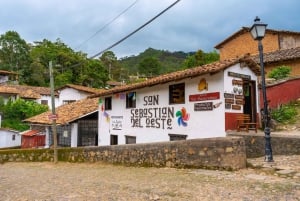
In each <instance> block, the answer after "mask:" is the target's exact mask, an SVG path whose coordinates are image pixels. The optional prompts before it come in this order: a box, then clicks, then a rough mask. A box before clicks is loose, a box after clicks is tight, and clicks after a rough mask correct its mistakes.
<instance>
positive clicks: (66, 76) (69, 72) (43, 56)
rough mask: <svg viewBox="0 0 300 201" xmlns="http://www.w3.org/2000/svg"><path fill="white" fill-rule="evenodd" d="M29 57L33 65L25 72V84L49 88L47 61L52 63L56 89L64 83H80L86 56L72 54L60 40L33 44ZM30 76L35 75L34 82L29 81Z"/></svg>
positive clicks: (79, 53) (76, 53)
mask: <svg viewBox="0 0 300 201" xmlns="http://www.w3.org/2000/svg"><path fill="white" fill-rule="evenodd" d="M30 56H31V58H32V60H33V63H32V64H31V66H30V68H28V71H26V74H25V77H28V79H26V82H25V83H26V84H31V85H38V86H49V61H52V62H53V75H54V78H55V80H56V81H57V82H55V86H56V87H59V86H62V85H64V84H66V83H73V84H78V83H80V79H79V78H80V77H81V74H82V72H83V71H82V69H83V68H84V64H85V60H86V54H83V53H81V52H74V51H73V50H72V49H71V48H70V47H68V46H67V45H66V44H64V43H63V42H62V41H61V40H60V39H57V40H56V41H55V42H51V41H49V40H46V39H44V40H43V41H41V42H35V45H34V46H33V48H32V50H31V52H30ZM35 72H38V73H35ZM31 75H35V77H34V80H31ZM38 80H40V81H39V82H38Z"/></svg>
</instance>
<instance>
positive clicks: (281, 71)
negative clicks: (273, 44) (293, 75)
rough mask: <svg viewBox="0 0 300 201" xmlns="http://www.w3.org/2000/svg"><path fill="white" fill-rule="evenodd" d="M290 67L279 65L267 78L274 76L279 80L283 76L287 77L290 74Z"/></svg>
mask: <svg viewBox="0 0 300 201" xmlns="http://www.w3.org/2000/svg"><path fill="white" fill-rule="evenodd" d="M290 72H291V68H290V67H288V66H279V67H277V68H274V69H273V70H271V72H270V73H269V76H268V77H269V78H274V79H275V80H280V79H283V78H287V77H288V76H289V75H290Z"/></svg>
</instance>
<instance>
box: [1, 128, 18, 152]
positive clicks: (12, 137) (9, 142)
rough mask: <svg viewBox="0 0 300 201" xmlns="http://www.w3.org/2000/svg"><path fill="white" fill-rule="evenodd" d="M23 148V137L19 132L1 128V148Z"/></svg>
mask: <svg viewBox="0 0 300 201" xmlns="http://www.w3.org/2000/svg"><path fill="white" fill-rule="evenodd" d="M18 146H21V135H20V133H19V132H18V131H14V130H9V129H4V128H0V148H10V147H18Z"/></svg>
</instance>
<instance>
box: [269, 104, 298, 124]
mask: <svg viewBox="0 0 300 201" xmlns="http://www.w3.org/2000/svg"><path fill="white" fill-rule="evenodd" d="M297 114H298V112H297V109H296V108H295V107H294V105H293V104H292V103H290V104H287V105H281V106H280V107H279V108H277V109H274V110H272V113H271V116H272V119H275V120H276V121H278V122H280V123H289V122H294V121H295V118H296V115H297Z"/></svg>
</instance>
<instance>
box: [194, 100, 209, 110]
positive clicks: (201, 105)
mask: <svg viewBox="0 0 300 201" xmlns="http://www.w3.org/2000/svg"><path fill="white" fill-rule="evenodd" d="M209 110H213V102H204V103H195V104H194V111H209Z"/></svg>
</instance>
